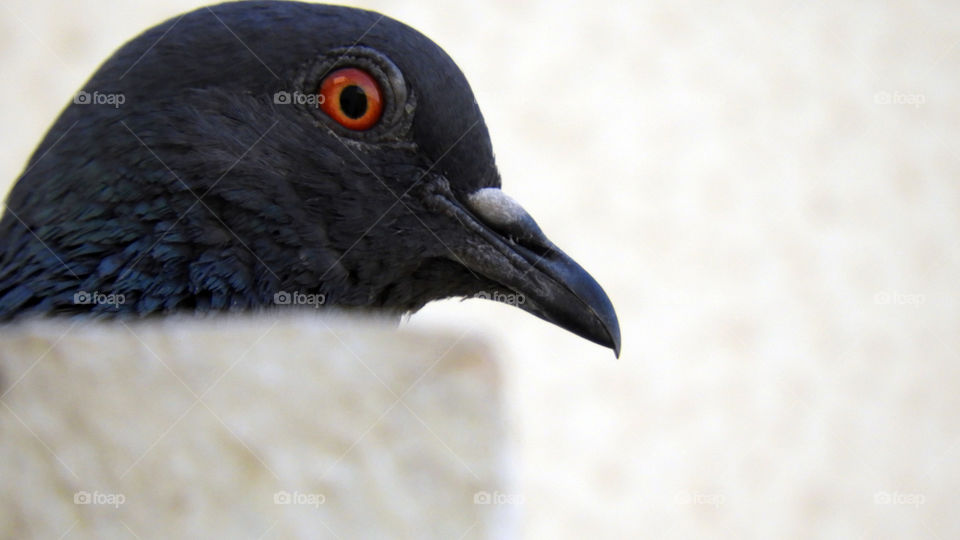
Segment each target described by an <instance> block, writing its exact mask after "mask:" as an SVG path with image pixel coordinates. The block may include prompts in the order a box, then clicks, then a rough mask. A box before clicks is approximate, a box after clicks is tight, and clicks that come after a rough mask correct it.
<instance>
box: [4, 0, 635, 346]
mask: <svg viewBox="0 0 960 540" xmlns="http://www.w3.org/2000/svg"><path fill="white" fill-rule="evenodd" d="M0 235H2V236H0V238H2V242H3V244H2V250H0V318H6V319H10V318H13V317H16V316H19V315H21V314H27V313H45V314H53V313H83V314H93V315H102V316H109V315H116V314H121V315H122V314H136V315H149V314H158V313H171V312H179V311H198V312H207V311H218V310H249V309H259V308H265V307H267V306H275V305H277V304H296V303H300V302H298V299H313V302H314V304H316V305H319V304H321V303H322V304H325V305H336V306H340V307H346V308H369V309H376V310H381V311H389V312H396V313H406V312H411V311H415V310H417V309H419V308H420V307H422V306H423V305H424V304H426V303H427V302H429V301H432V300H437V299H441V298H448V297H456V296H462V297H484V298H491V299H504V298H506V299H508V301H512V302H513V303H515V304H516V305H517V306H518V307H520V308H522V309H524V310H526V311H528V312H530V313H532V314H534V315H536V316H538V317H541V318H543V319H545V320H547V321H550V322H552V323H554V324H557V325H558V326H561V327H563V328H565V329H567V330H570V331H572V332H574V333H576V334H578V335H580V336H583V337H585V338H587V339H590V340H592V341H595V342H597V343H600V344H603V345H606V346H609V347H611V348H613V349H614V351H615V352H617V353H618V354H619V347H620V334H619V327H618V323H617V318H616V314H615V313H614V310H613V307H612V305H611V303H610V301H609V299H608V298H607V296H606V294H605V293H604V292H603V290H602V289H601V288H600V286H599V285H598V284H597V283H596V281H594V280H593V278H591V277H590V276H589V274H587V273H586V272H585V271H584V270H583V269H582V268H581V267H580V266H578V265H577V264H576V263H575V262H574V261H573V260H572V259H571V258H569V257H568V256H567V255H565V254H564V253H563V252H562V251H561V250H560V249H559V248H557V247H556V246H555V245H554V244H552V243H551V242H550V241H549V240H548V239H547V238H546V236H545V235H544V234H543V232H542V231H541V230H540V228H539V227H538V226H537V224H536V222H535V221H534V220H533V218H531V217H530V215H529V214H527V212H526V211H524V210H523V208H522V207H521V206H520V205H519V204H518V203H516V202H515V201H514V200H513V199H511V198H510V197H509V196H507V195H506V194H504V193H503V192H502V191H501V189H500V176H499V173H498V171H497V167H496V163H495V161H494V155H493V149H492V146H491V142H490V137H489V134H488V131H487V128H486V125H485V124H484V122H483V117H482V115H481V113H480V109H479V107H478V105H477V103H476V100H475V99H474V96H473V93H472V91H471V89H470V86H469V84H468V83H467V80H466V78H465V77H464V75H463V73H462V72H461V71H460V69H459V68H458V67H457V65H456V64H455V63H454V62H453V60H451V59H450V57H449V56H447V54H446V53H444V52H443V51H442V50H441V49H440V48H439V47H438V46H437V45H436V44H434V43H433V42H432V41H430V40H429V39H428V38H426V37H425V36H423V35H422V34H420V33H419V32H417V31H416V30H414V29H412V28H410V27H408V26H406V25H404V24H402V23H400V22H397V21H395V20H392V19H390V18H388V17H385V16H383V15H380V14H377V13H373V12H369V11H363V10H359V9H352V8H346V7H340V6H325V5H316V4H302V3H295V2H243V3H229V4H221V5H217V6H213V7H210V8H202V9H199V10H197V11H194V12H191V13H187V14H185V15H183V16H180V17H177V18H174V19H171V20H169V21H167V22H165V23H163V24H160V25H159V26H156V27H154V28H152V29H150V30H148V31H146V32H144V33H143V34H141V35H140V36H139V37H137V38H135V39H134V40H132V41H131V42H129V43H127V44H126V45H124V46H123V47H122V48H121V49H120V50H118V51H117V52H116V53H115V54H114V55H113V56H112V57H111V58H109V59H108V60H107V61H106V62H105V63H104V64H103V65H102V66H101V67H100V68H99V70H98V71H97V72H96V73H95V74H94V75H93V77H92V78H91V79H90V80H89V81H88V82H87V83H86V84H85V85H84V86H83V89H82V90H81V91H80V92H78V94H77V95H76V96H75V97H74V99H73V103H71V104H70V105H69V106H68V107H67V108H66V109H65V110H64V111H63V113H62V114H61V116H60V117H59V118H58V119H57V121H56V122H55V124H54V125H53V127H52V128H51V129H50V131H49V133H48V134H47V136H46V137H45V139H44V140H43V142H42V143H41V144H40V146H39V147H38V148H37V150H36V152H35V153H34V155H33V157H31V159H30V161H29V162H28V164H27V167H26V170H25V171H24V172H23V173H22V175H21V176H20V178H19V179H18V181H17V183H16V184H15V186H14V188H13V190H12V191H11V194H10V195H9V197H8V200H7V211H6V212H5V214H4V216H3V219H2V221H0ZM78 294H80V295H81V296H82V298H81V299H80V300H79V301H78V296H77V295H78ZM96 294H101V295H103V294H113V295H114V297H115V298H121V299H122V302H119V301H118V302H114V303H112V304H111V303H104V302H97V301H95V300H96V297H95V296H93V297H92V298H93V300H94V301H90V300H91V295H96ZM83 295H86V296H83ZM318 299H319V300H318ZM83 300H87V301H86V302H84V301H83Z"/></svg>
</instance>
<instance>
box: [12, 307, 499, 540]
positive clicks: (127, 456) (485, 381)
mask: <svg viewBox="0 0 960 540" xmlns="http://www.w3.org/2000/svg"><path fill="white" fill-rule="evenodd" d="M0 366H2V367H0V377H2V381H3V384H2V388H3V390H2V396H3V397H2V399H0V403H2V407H0V478H3V482H0V537H3V538H61V537H69V538H128V537H138V538H187V537H190V538H323V537H331V538H423V537H424V535H428V536H430V537H435V538H491V537H499V536H501V535H505V534H510V532H511V531H512V530H514V531H515V525H514V524H512V523H514V522H513V521H512V520H511V518H510V514H511V513H512V512H511V507H509V506H505V505H497V504H483V503H484V502H485V500H486V499H487V498H489V500H491V501H492V500H494V498H495V497H497V495H496V494H497V493H503V492H508V491H510V489H509V488H508V486H507V484H506V482H507V477H506V476H505V474H504V471H505V466H506V464H507V461H506V460H507V457H508V455H507V454H506V453H505V446H504V444H505V439H504V432H505V426H504V425H503V422H504V417H503V413H502V406H501V398H502V394H501V391H500V376H499V373H498V368H497V366H496V364H495V363H494V362H493V361H492V360H491V359H490V355H489V352H488V351H487V350H486V349H485V348H484V347H482V346H480V345H479V344H478V343H477V342H476V340H473V339H471V338H469V337H466V336H463V335H456V334H443V333H439V332H433V333H431V335H430V336H425V335H422V334H416V333H412V332H397V331H396V330H395V329H393V328H390V327H385V326H384V325H378V324H375V323H372V322H370V321H363V320H340V319H331V318H329V317H325V318H323V319H320V318H317V317H311V316H307V317H303V318H290V317H288V318H284V319H281V320H279V321H278V320H264V319H259V320H258V319H231V320H228V321H210V320H208V321H202V322H200V323H197V322H196V321H190V320H180V321H168V322H164V323H150V324H130V325H125V324H122V323H121V324H98V325H91V324H87V323H80V324H76V325H71V324H69V323H63V324H51V323H45V324H33V325H27V326H17V327H12V328H10V327H8V328H4V329H2V330H0Z"/></svg>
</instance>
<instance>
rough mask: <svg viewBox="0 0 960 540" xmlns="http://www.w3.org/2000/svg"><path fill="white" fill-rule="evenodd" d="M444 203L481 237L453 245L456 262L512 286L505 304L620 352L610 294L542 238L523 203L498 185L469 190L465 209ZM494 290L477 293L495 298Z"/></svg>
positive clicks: (495, 280)
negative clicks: (608, 295)
mask: <svg viewBox="0 0 960 540" xmlns="http://www.w3.org/2000/svg"><path fill="white" fill-rule="evenodd" d="M448 202H449V203H450V205H449V206H448V208H450V209H451V210H453V212H454V213H455V214H457V217H458V219H459V220H460V222H461V223H462V224H463V225H464V226H466V227H467V228H468V229H471V230H472V231H473V232H474V233H477V234H479V236H480V237H481V241H475V240H474V241H470V242H467V243H466V245H465V247H462V248H461V249H459V250H457V251H459V252H460V253H458V257H459V258H460V259H461V260H460V261H459V262H461V263H462V264H464V265H465V266H467V267H468V268H469V269H470V270H471V271H473V272H477V273H479V274H481V275H483V276H484V277H485V278H487V279H489V280H492V281H494V282H496V283H499V284H500V285H502V286H503V287H505V288H507V289H509V290H510V291H512V293H513V294H512V295H508V296H505V297H504V298H508V300H507V301H508V302H509V303H512V304H514V305H516V306H517V307H519V308H521V309H523V310H524V311H527V312H529V313H532V314H533V315H536V316H537V317H540V318H541V319H544V320H545V321H548V322H551V323H553V324H555V325H557V326H559V327H560V328H563V329H565V330H568V331H570V332H573V333H574V334H577V335H578V336H580V337H583V338H585V339H588V340H590V341H593V342H594V343H598V344H600V345H603V346H605V347H609V348H611V349H613V352H614V354H615V355H616V356H617V357H618V358H619V357H620V324H619V322H618V321H617V314H616V312H615V311H614V309H613V305H612V304H611V303H610V299H609V298H607V295H606V293H604V292H603V289H602V288H601V287H600V285H599V284H598V283H597V282H596V280H594V279H593V277H591V276H590V274H588V273H587V272H586V270H584V269H583V268H581V267H580V265H579V264H577V263H576V262H575V261H574V260H573V259H571V258H570V257H568V256H567V255H566V254H565V253H564V252H563V251H561V250H560V249H559V248H557V247H556V246H555V245H553V243H552V242H550V241H549V240H548V239H547V237H546V236H545V235H544V234H543V232H542V231H541V230H540V227H539V226H538V225H537V223H536V222H535V221H534V220H533V218H532V217H530V215H529V214H528V213H527V212H526V210H524V209H523V207H522V206H520V205H519V204H518V203H517V202H516V201H514V200H513V199H512V198H510V197H509V196H507V195H506V194H505V193H503V192H502V191H501V190H500V189H497V188H484V189H480V190H478V191H476V192H474V193H473V194H471V195H470V196H469V197H468V198H467V205H466V206H467V208H464V207H463V206H461V205H460V204H459V203H457V202H455V201H451V200H448ZM471 236H472V238H476V237H475V236H473V235H471ZM496 294H498V293H497V291H485V292H482V293H480V294H479V295H477V296H479V297H489V298H493V299H498V298H497V297H496V296H495V295H496ZM500 294H503V293H500Z"/></svg>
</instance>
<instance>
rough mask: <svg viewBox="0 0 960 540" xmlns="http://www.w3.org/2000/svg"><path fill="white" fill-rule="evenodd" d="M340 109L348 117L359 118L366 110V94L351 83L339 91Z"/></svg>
mask: <svg viewBox="0 0 960 540" xmlns="http://www.w3.org/2000/svg"><path fill="white" fill-rule="evenodd" d="M340 110H342V111H343V114H345V115H347V116H349V117H350V118H360V117H361V116H363V113H365V112H367V94H366V93H365V92H364V91H363V88H360V87H359V86H357V85H355V84H353V85H350V86H348V87H346V88H344V89H343V91H342V92H340Z"/></svg>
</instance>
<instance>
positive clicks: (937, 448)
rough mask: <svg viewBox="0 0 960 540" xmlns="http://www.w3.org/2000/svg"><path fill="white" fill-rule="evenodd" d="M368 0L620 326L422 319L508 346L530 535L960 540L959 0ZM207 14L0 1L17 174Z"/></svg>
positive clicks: (454, 313) (473, 314)
mask: <svg viewBox="0 0 960 540" xmlns="http://www.w3.org/2000/svg"><path fill="white" fill-rule="evenodd" d="M351 4H354V3H353V2H351ZM355 4H356V5H359V6H362V7H366V8H370V9H374V10H378V11H382V12H384V13H386V14H388V15H390V16H392V17H394V18H397V19H400V20H402V21H404V22H406V23H408V24H410V25H412V26H414V27H415V28H417V29H419V30H421V31H422V32H424V33H425V34H426V35H428V36H430V37H431V38H432V39H434V40H435V41H436V42H438V43H439V44H440V45H441V46H442V47H444V48H445V49H446V50H447V52H448V53H450V55H451V56H452V57H453V58H454V59H455V60H456V61H457V62H458V63H459V65H460V66H461V68H462V69H463V70H464V72H465V73H466V75H467V77H468V79H469V80H470V81H471V83H472V85H473V88H474V91H475V93H476V95H477V99H478V101H479V102H480V105H481V108H482V109H483V111H484V113H485V116H486V120H487V124H488V126H489V128H490V131H491V135H492V137H493V142H494V147H495V149H496V151H497V158H498V162H499V165H500V168H501V172H502V174H503V179H504V189H505V190H506V191H508V192H510V193H511V194H512V195H513V196H514V197H516V198H517V199H518V200H520V201H521V202H523V203H524V205H525V206H526V207H527V209H528V210H529V211H530V212H531V214H532V215H534V216H535V217H536V218H537V219H538V221H539V222H540V225H541V226H542V227H543V229H544V230H545V231H546V232H547V234H548V235H549V236H550V237H551V238H552V239H553V240H554V241H555V242H556V243H557V244H559V245H560V246H561V247H563V248H564V249H565V250H566V251H567V252H568V253H569V254H571V255H572V256H573V257H574V258H575V259H577V260H578V261H580V262H581V263H582V264H583V265H584V266H585V267H586V268H587V269H588V270H589V271H590V272H591V273H592V274H593V275H594V276H595V277H596V278H597V280H598V281H599V282H600V283H601V284H603V285H604V287H605V288H606V290H607V292H608V293H609V295H610V297H611V298H612V300H613V302H614V305H615V306H616V307H617V309H618V312H619V315H620V321H621V326H622V331H623V356H622V357H621V359H620V360H614V359H613V356H612V355H611V354H610V353H609V351H605V350H603V349H601V348H599V347H597V346H594V345H592V344H590V343H587V342H585V341H583V340H580V339H579V338H576V337H574V336H572V335H570V334H567V333H565V332H563V331H561V330H559V329H557V328H554V327H551V326H549V325H547V324H546V323H543V322H541V321H539V320H537V319H535V318H533V317H530V316H529V315H526V314H525V313H523V312H521V311H519V310H517V309H515V308H510V307H507V306H501V305H497V304H493V303H486V302H482V301H470V302H467V303H459V302H454V301H448V302H441V303H437V304H434V305H431V306H428V307H427V308H426V309H424V310H423V311H422V312H421V313H418V314H416V315H414V316H413V317H412V318H411V320H410V321H409V323H408V324H409V325H410V326H412V327H415V328H417V329H419V330H424V329H427V330H430V329H446V330H449V329H451V328H452V329H454V330H460V329H470V331H471V333H474V334H476V335H479V336H481V337H485V338H486V339H487V340H489V341H491V342H493V343H494V344H495V348H496V350H498V351H499V352H500V353H501V354H502V355H503V356H504V357H505V358H506V362H505V366H506V369H505V375H506V377H507V381H506V382H507V385H508V403H507V405H508V413H509V414H511V415H512V416H513V418H514V421H513V424H512V425H511V433H512V434H513V441H514V445H515V448H516V452H517V455H518V458H517V459H516V461H515V462H514V463H512V465H511V466H512V467H513V469H514V474H515V476H516V478H517V490H518V492H519V493H518V494H519V495H521V496H522V501H523V502H522V504H521V505H520V508H518V510H519V513H520V517H521V520H522V521H521V522H522V527H523V532H524V535H525V537H527V538H583V537H592V538H631V537H655V538H660V537H665V538H691V537H756V538H771V537H785V538H807V537H811V536H819V537H834V538H837V537H843V538H850V537H855V538H897V537H910V538H944V539H945V538H956V537H958V535H960V519H958V518H957V516H956V511H955V507H956V505H957V503H958V500H957V498H958V496H960V489H958V488H960V466H958V461H960V421H958V419H957V411H958V409H960V392H958V389H960V355H958V351H960V333H958V331H957V330H958V328H960V311H958V304H957V301H956V300H957V298H956V292H957V285H956V283H957V278H958V270H960V249H958V247H960V246H958V240H957V235H956V232H957V231H958V230H960V142H958V137H957V128H958V126H960V100H958V99H957V96H958V91H960V88H958V85H960V76H958V73H960V5H958V4H955V3H951V2H928V3H919V4H918V3H915V2H906V1H903V2H884V3H874V2H833V3H805V2H796V3H792V2H782V3H781V2H736V3H732V4H728V3H723V4H720V3H715V2H709V1H706V0H694V1H687V2H657V3H654V2H630V3H628V2H605V3H604V2H599V3H589V4H588V3H582V2H581V3H574V2H557V1H549V2H548V1H541V2H507V1H502V2H495V3H483V4H467V3H464V4H462V5H455V4H452V3H448V2H439V1H419V2H412V1H411V2H402V1H395V2H391V1H370V2H356V3H355ZM197 5H201V4H198V3H194V2H186V1H168V2H163V3H156V4H153V5H145V4H141V3H130V2H121V1H103V2H91V1H82V0H81V1H77V2H73V3H65V2H52V1H38V0H31V1H23V0H11V1H8V2H4V3H3V5H2V6H0V76H2V81H0V114H2V118H3V119H4V123H5V129H4V130H3V132H2V135H0V136H2V144H0V179H2V180H0V183H3V182H7V181H12V180H13V179H14V178H15V177H16V176H17V174H18V173H19V172H20V170H21V169H22V167H23V164H24V162H25V161H26V159H27V157H28V156H29V154H30V152H31V151H32V149H33V147H34V146H35V145H36V144H37V143H38V142H39V140H40V138H41V137H42V135H43V133H44V132H45V131H46V129H47V127H48V126H49V124H50V123H51V122H52V121H53V119H54V118H55V117H56V115H57V114H58V113H59V111H60V110H61V109H62V107H63V106H64V105H65V104H66V103H67V102H68V101H69V100H70V98H71V95H72V94H73V93H74V92H75V91H76V90H77V89H79V88H80V87H81V85H82V84H83V82H84V81H85V80H86V78H87V77H88V76H89V75H90V74H91V73H92V72H93V71H94V69H95V68H96V67H97V65H99V63H100V62H102V61H103V60H104V59H105V58H106V57H107V56H108V55H109V54H110V53H111V52H112V51H113V50H114V49H115V48H116V47H117V46H119V45H120V44H121V43H122V42H124V41H126V40H127V39H129V38H131V37H133V36H134V35H136V34H138V33H139V32H140V31H142V30H144V29H146V28H147V27H149V26H152V25H154V24H156V23H158V22H160V21H162V20H163V19H166V18H168V17H171V16H174V15H176V14H178V13H180V12H182V11H186V10H188V9H191V8H193V7H194V6H197ZM3 191H4V192H5V191H6V187H5V186H4V189H3Z"/></svg>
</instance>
